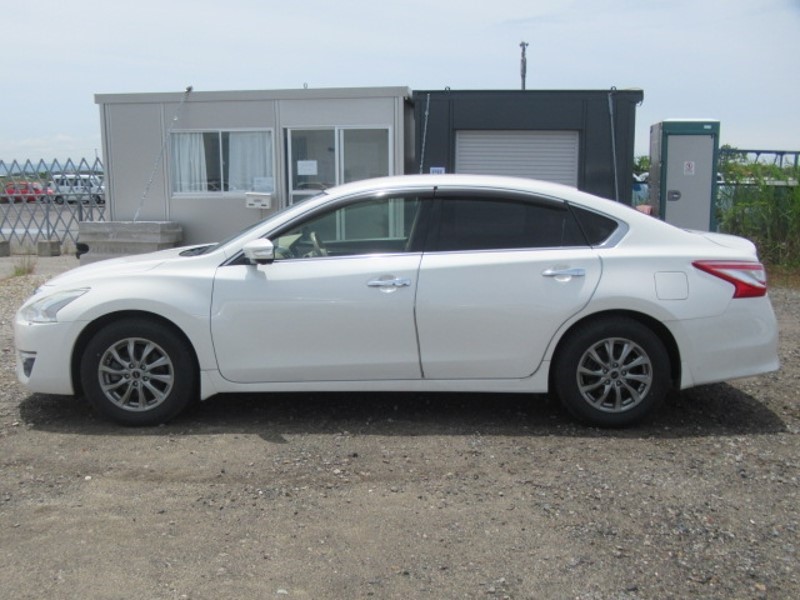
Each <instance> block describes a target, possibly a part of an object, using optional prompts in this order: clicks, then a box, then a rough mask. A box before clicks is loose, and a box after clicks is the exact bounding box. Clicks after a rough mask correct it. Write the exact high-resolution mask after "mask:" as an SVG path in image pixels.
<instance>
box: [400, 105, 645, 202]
mask: <svg viewBox="0 0 800 600" xmlns="http://www.w3.org/2000/svg"><path fill="white" fill-rule="evenodd" d="M643 98H644V93H643V92H642V91H641V90H616V89H611V90H571V91H559V90H555V91H554V90H547V91H544V90H543V91H471V90H466V91H458V90H438V91H426V90H418V91H414V120H415V130H416V140H415V145H416V148H415V150H416V151H415V154H414V156H415V167H414V169H413V171H414V172H421V173H430V172H446V173H478V174H496V175H515V176H521V177H532V178H536V179H545V180H548V181H555V182H557V183H564V184H566V185H571V186H574V187H577V188H578V189H581V190H584V191H587V192H590V193H593V194H597V195H598V196H602V197H604V198H609V199H612V200H618V201H620V202H624V203H626V204H630V201H631V184H632V174H633V148H634V134H635V122H636V106H637V105H638V104H639V103H640V102H641V101H642V99H643Z"/></svg>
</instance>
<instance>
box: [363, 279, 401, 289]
mask: <svg viewBox="0 0 800 600" xmlns="http://www.w3.org/2000/svg"><path fill="white" fill-rule="evenodd" d="M367 285H368V286H369V287H377V288H385V287H396V288H399V287H408V286H410V285H411V280H410V279H408V278H407V277H395V278H394V279H373V280H372V281H368V282H367Z"/></svg>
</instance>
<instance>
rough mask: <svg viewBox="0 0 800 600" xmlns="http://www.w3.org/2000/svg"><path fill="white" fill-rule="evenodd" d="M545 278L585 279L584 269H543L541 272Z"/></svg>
mask: <svg viewBox="0 0 800 600" xmlns="http://www.w3.org/2000/svg"><path fill="white" fill-rule="evenodd" d="M542 275H544V276H545V277H586V269H582V268H580V267H575V268H572V269H545V270H544V271H542Z"/></svg>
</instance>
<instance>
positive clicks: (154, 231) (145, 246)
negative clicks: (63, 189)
mask: <svg viewBox="0 0 800 600" xmlns="http://www.w3.org/2000/svg"><path fill="white" fill-rule="evenodd" d="M181 241H183V228H182V227H181V226H180V225H179V224H178V223H174V222H172V221H82V222H81V223H80V224H79V226H78V242H79V243H81V244H86V245H87V246H88V247H89V251H88V252H87V253H86V254H82V255H81V257H80V260H81V264H82V265H84V264H88V263H91V262H96V261H98V260H104V259H106V258H117V257H120V256H127V255H130V254H144V253H146V252H156V251H158V250H165V249H167V248H174V247H176V246H178V245H179V244H180V242H181Z"/></svg>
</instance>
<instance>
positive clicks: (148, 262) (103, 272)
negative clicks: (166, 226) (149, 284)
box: [45, 248, 187, 288]
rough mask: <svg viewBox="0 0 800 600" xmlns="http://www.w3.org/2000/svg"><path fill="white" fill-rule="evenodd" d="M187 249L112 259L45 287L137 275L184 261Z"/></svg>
mask: <svg viewBox="0 0 800 600" xmlns="http://www.w3.org/2000/svg"><path fill="white" fill-rule="evenodd" d="M185 250H186V248H170V249H168V250H159V251H158V252H148V253H147V254H134V255H132V256H123V257H120V258H110V259H108V260H101V261H98V262H95V263H91V264H88V265H84V266H82V267H77V268H75V269H71V270H69V271H67V272H66V273H62V274H61V275H57V276H55V277H54V278H53V279H50V280H49V281H48V282H47V283H46V284H45V285H47V286H58V287H62V288H63V287H65V286H71V285H83V284H86V283H88V282H91V281H93V280H95V279H98V278H106V279H107V278H109V277H114V278H118V277H125V276H126V275H135V274H137V273H143V272H145V271H150V270H152V269H155V268H156V267H158V266H159V265H162V264H164V263H165V262H172V261H179V260H180V261H184V260H187V257H185V256H181V252H184V251H185Z"/></svg>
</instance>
